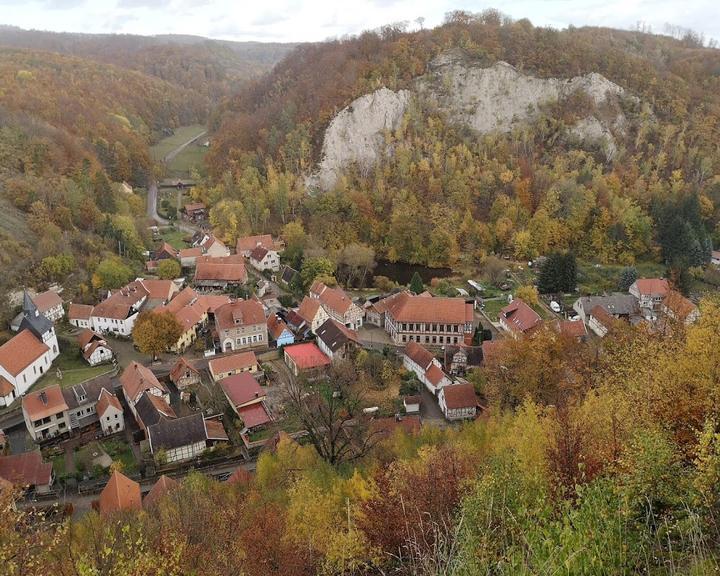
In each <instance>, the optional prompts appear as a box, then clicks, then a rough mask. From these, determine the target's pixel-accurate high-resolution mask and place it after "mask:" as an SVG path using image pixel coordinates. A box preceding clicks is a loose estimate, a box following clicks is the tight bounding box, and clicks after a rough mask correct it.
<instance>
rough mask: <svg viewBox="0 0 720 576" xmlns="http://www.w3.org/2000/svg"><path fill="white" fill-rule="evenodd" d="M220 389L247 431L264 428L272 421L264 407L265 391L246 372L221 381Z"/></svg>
mask: <svg viewBox="0 0 720 576" xmlns="http://www.w3.org/2000/svg"><path fill="white" fill-rule="evenodd" d="M220 388H222V391H223V393H224V394H225V397H226V398H227V400H228V402H229V403H230V406H231V407H232V409H233V410H234V411H235V413H236V414H237V415H238V417H239V418H240V419H241V420H242V421H243V425H244V427H245V428H247V429H248V430H252V429H254V428H258V427H260V426H264V425H265V424H268V423H269V422H271V421H272V418H271V417H270V414H269V412H268V409H267V406H266V405H265V399H266V394H265V391H264V390H263V389H262V387H261V386H260V384H258V381H257V380H255V378H253V376H252V375H251V374H249V373H248V372H243V373H241V374H235V375H234V376H230V377H229V378H225V379H224V380H221V381H220Z"/></svg>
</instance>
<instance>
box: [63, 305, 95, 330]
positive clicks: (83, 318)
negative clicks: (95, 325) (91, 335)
mask: <svg viewBox="0 0 720 576" xmlns="http://www.w3.org/2000/svg"><path fill="white" fill-rule="evenodd" d="M92 312H93V307H92V306H89V305H88V304H72V303H71V304H70V306H69V307H68V322H70V324H72V325H73V326H76V327H77V328H90V326H91V321H90V317H91V316H92Z"/></svg>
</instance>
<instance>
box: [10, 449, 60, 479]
mask: <svg viewBox="0 0 720 576" xmlns="http://www.w3.org/2000/svg"><path fill="white" fill-rule="evenodd" d="M0 478H4V479H5V480H7V481H8V482H11V483H12V484H14V485H15V486H21V487H23V488H24V487H26V486H49V485H50V484H51V483H52V464H51V463H50V462H43V461H42V455H41V454H40V450H35V451H34V452H22V453H21V454H11V455H10V456H0Z"/></svg>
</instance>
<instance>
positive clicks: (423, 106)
mask: <svg viewBox="0 0 720 576" xmlns="http://www.w3.org/2000/svg"><path fill="white" fill-rule="evenodd" d="M449 50H455V51H458V50H459V51H460V52H461V53H462V54H463V57H464V58H466V59H467V60H468V61H469V62H472V64H473V65H480V66H487V67H489V66H492V65H493V64H495V63H496V62H498V61H505V62H508V63H510V64H511V65H513V66H515V67H516V68H517V69H518V70H519V71H520V72H522V73H524V74H531V75H533V76H537V77H541V78H560V79H562V78H571V77H574V76H580V75H585V74H590V73H598V74H602V75H603V76H604V77H605V78H607V79H608V80H610V81H612V82H614V83H615V84H617V85H619V86H620V87H622V88H624V89H625V91H626V92H627V94H628V95H630V96H632V97H633V98H626V99H624V100H623V101H622V102H621V104H620V105H621V107H622V111H623V113H624V115H625V117H626V118H627V124H626V125H625V126H623V127H622V129H615V128H613V136H614V138H615V140H616V142H617V146H618V149H617V152H616V153H615V154H613V155H612V157H609V156H608V155H607V154H606V153H605V152H604V151H603V150H602V149H601V148H600V147H597V146H593V145H591V144H588V143H583V142H579V141H578V139H577V138H574V137H573V131H572V129H573V126H574V125H575V123H576V122H577V121H578V120H579V119H582V118H583V117H585V116H586V115H587V114H588V113H589V112H592V113H594V114H596V115H602V114H603V110H602V109H598V108H597V107H596V106H594V105H593V103H592V102H589V101H588V99H587V98H586V97H585V96H584V95H583V94H581V93H577V94H575V95H572V96H571V97H568V98H565V99H563V100H561V101H557V102H549V103H547V105H546V106H544V107H543V108H542V109H541V110H540V111H539V113H538V114H536V115H535V116H534V117H533V118H532V119H531V120H530V121H529V122H527V123H526V124H525V125H523V126H518V127H516V128H514V129H513V131H512V132H510V133H507V134H484V135H478V134H476V133H473V132H472V131H469V130H467V129H466V128H464V127H462V126H460V125H459V124H458V123H457V122H455V121H454V119H453V118H452V117H448V115H447V114H444V113H442V112H441V111H440V110H439V109H438V107H437V106H436V105H434V104H433V102H432V101H427V100H422V99H416V100H415V101H414V105H412V106H410V107H409V108H408V110H407V111H406V112H405V116H404V118H403V121H402V123H401V125H400V128H399V129H397V130H395V131H394V132H393V133H387V134H385V141H386V144H387V145H388V147H389V149H391V150H392V151H393V152H392V153H391V154H389V155H387V156H385V157H384V159H383V160H382V161H381V162H380V163H379V164H378V165H377V166H376V167H375V169H373V170H357V169H353V168H352V167H350V168H349V169H348V170H346V173H345V177H344V179H341V181H340V182H339V183H338V185H337V186H336V189H335V190H334V191H330V192H329V193H326V194H322V195H318V196H316V197H314V198H312V199H310V200H308V201H305V202H303V203H302V206H297V204H296V203H295V204H294V203H293V198H294V196H293V191H295V190H304V186H305V182H306V180H305V178H306V177H307V176H308V175H310V174H312V172H313V171H314V170H315V166H316V163H317V161H318V160H319V159H320V150H321V146H322V142H323V136H324V131H325V129H326V128H327V126H328V124H329V122H330V121H331V119H332V118H333V117H334V116H335V115H336V114H337V113H338V112H339V111H340V110H341V109H342V108H343V107H344V106H346V105H348V104H349V103H350V102H352V100H353V99H355V98H357V97H359V96H362V95H363V94H368V93H371V92H373V91H374V90H376V89H378V88H380V87H382V86H386V87H388V88H390V89H392V90H398V89H405V88H411V87H412V85H413V82H414V81H415V79H416V78H417V77H419V76H421V75H423V74H426V73H427V72H428V67H429V63H430V62H431V61H432V60H433V59H434V58H435V57H436V56H438V55H439V54H444V53H447V52H448V51H449ZM719 73H720V52H719V51H718V50H716V49H710V48H703V47H702V46H700V45H698V44H697V43H696V42H694V41H693V39H692V38H689V39H687V40H685V41H678V40H674V39H671V38H668V37H659V36H653V35H649V34H644V33H640V32H623V31H617V30H607V29H591V28H586V29H574V28H570V29H568V30H564V31H557V30H550V29H544V28H536V27H533V26H532V25H531V24H530V22H528V21H526V20H521V21H517V22H512V21H510V20H508V19H506V18H504V17H502V16H500V15H499V14H498V13H496V12H493V11H489V12H486V13H483V14H481V15H478V16H471V15H468V14H465V13H457V14H453V15H451V16H450V17H449V19H448V21H447V22H446V23H445V24H444V25H443V26H440V27H438V28H436V29H433V30H422V31H417V32H413V33H404V32H402V31H401V30H399V29H396V28H392V27H388V28H386V29H384V30H382V31H381V32H379V33H374V32H373V33H371V32H368V33H365V34H362V35H361V36H359V37H357V38H352V39H348V40H342V41H335V42H329V43H324V44H320V45H312V46H302V47H299V48H297V49H296V50H295V51H294V52H293V53H292V54H291V55H290V56H289V57H288V58H287V59H285V60H284V61H283V62H281V63H280V64H279V65H278V66H277V67H276V68H275V69H274V70H273V72H272V73H271V74H270V75H269V76H268V77H266V78H263V79H261V80H259V81H258V82H256V83H255V84H254V85H253V86H252V87H249V88H248V89H246V90H243V91H242V92H241V93H239V94H238V96H237V97H235V98H233V99H231V100H229V101H228V102H227V103H225V104H224V105H223V106H222V107H221V108H220V109H219V111H218V113H217V114H216V115H215V117H214V120H213V124H212V125H213V127H214V128H215V130H216V131H215V134H214V145H213V147H212V150H211V154H210V157H209V166H210V169H211V171H212V173H213V174H214V176H215V183H216V184H217V186H216V188H215V189H213V191H212V193H208V194H206V195H204V197H205V198H206V199H207V200H209V201H210V203H217V202H218V201H219V199H220V198H232V199H237V200H240V201H241V202H242V204H243V208H244V210H245V213H246V214H244V213H243V212H242V211H239V212H238V214H237V216H238V218H237V220H238V221H239V222H241V227H243V226H244V227H245V228H248V227H250V228H253V230H254V231H261V230H265V229H269V230H274V229H279V228H280V227H281V226H282V225H284V223H285V222H286V221H287V219H288V214H293V215H295V216H299V217H301V219H302V223H303V225H304V226H305V228H306V232H307V233H309V234H310V235H311V236H312V238H313V239H314V241H315V242H316V243H317V244H318V245H319V246H320V247H322V248H324V249H326V250H329V251H331V252H335V251H338V250H340V249H341V248H342V247H344V246H346V245H348V244H351V243H364V244H368V245H371V246H372V247H373V248H374V249H375V250H376V252H377V254H378V255H380V256H381V257H386V258H389V259H391V260H396V259H397V260H401V261H408V262H416V263H423V264H430V265H434V266H440V265H449V266H462V265H467V266H468V267H470V268H472V267H474V266H475V265H476V264H477V263H478V262H480V261H481V260H482V258H483V257H484V256H485V255H486V254H488V253H490V252H493V251H494V252H504V253H508V254H512V255H514V256H516V257H517V258H521V259H525V258H532V257H534V256H537V255H539V254H544V253H547V252H548V251H550V250H554V249H567V248H573V249H574V250H575V251H576V252H577V253H578V254H579V255H580V256H582V257H585V258H588V259H593V260H597V261H599V262H622V263H632V262H634V261H636V260H639V259H658V260H662V261H664V262H665V263H667V264H668V266H670V267H671V268H672V271H673V273H674V274H676V276H678V277H680V276H683V275H684V272H685V270H686V269H687V268H688V267H691V266H696V265H699V264H701V263H703V262H706V261H707V259H708V258H709V253H710V247H711V244H712V243H713V241H714V242H716V243H717V242H718V240H720V238H719V237H718V230H717V226H718V222H719V221H720V211H719V210H718V208H719V207H720V182H719V181H718V178H717V176H716V175H717V173H718V170H719V169H720V152H719V150H718V146H717V142H718V136H719V135H720V91H719V90H718V88H720V76H719ZM278 179H279V180H281V181H282V182H284V184H283V190H289V191H290V193H289V194H287V193H284V192H283V193H282V194H278V186H277V182H278ZM258 188H259V189H261V190H262V192H263V193H262V194H260V195H258V194H257V192H256V191H257V189H258ZM250 190H252V191H253V193H252V195H251V194H250V192H249V191H250ZM297 193H298V194H299V193H300V192H297ZM288 198H289V201H288ZM238 210H240V209H239V208H238ZM223 211H227V205H223V206H222V210H220V209H219V210H217V211H216V212H217V216H218V217H217V222H218V223H221V222H222V218H221V213H224V212H223ZM258 214H262V215H264V216H263V217H262V218H259V217H257V216H256V215H258ZM670 230H672V231H675V232H672V233H670V232H669V231H670Z"/></svg>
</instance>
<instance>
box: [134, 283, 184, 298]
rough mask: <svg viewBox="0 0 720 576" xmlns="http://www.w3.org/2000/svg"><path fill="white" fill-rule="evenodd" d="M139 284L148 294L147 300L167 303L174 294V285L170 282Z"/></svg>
mask: <svg viewBox="0 0 720 576" xmlns="http://www.w3.org/2000/svg"><path fill="white" fill-rule="evenodd" d="M140 283H141V284H142V285H143V287H144V288H145V290H146V291H147V293H148V298H150V299H151V300H165V301H168V300H170V298H172V295H173V293H174V292H175V290H176V288H175V283H174V282H173V281H172V280H154V279H149V280H141V281H140Z"/></svg>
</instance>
